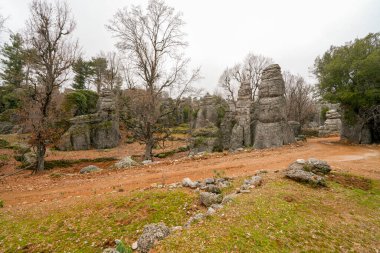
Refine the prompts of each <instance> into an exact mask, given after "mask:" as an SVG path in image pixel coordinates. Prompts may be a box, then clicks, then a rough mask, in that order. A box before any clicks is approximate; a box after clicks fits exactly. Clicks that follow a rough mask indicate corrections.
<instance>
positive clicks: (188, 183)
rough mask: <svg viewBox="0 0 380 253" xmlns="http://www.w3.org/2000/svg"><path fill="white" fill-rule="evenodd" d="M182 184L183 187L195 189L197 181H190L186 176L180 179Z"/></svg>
mask: <svg viewBox="0 0 380 253" xmlns="http://www.w3.org/2000/svg"><path fill="white" fill-rule="evenodd" d="M182 186H183V187H190V188H192V189H195V188H197V187H198V183H197V182H193V181H191V179H190V178H188V177H186V178H184V179H183V180H182Z"/></svg>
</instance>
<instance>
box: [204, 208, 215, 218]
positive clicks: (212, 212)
mask: <svg viewBox="0 0 380 253" xmlns="http://www.w3.org/2000/svg"><path fill="white" fill-rule="evenodd" d="M215 213H216V211H215V209H214V208H212V207H209V208H208V209H207V212H206V215H208V216H211V215H213V214H215Z"/></svg>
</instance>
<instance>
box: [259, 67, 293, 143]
mask: <svg viewBox="0 0 380 253" xmlns="http://www.w3.org/2000/svg"><path fill="white" fill-rule="evenodd" d="M258 88H259V101H258V103H257V122H256V126H255V134H254V147H255V148H270V147H277V146H282V145H284V144H289V143H292V142H295V138H294V133H293V131H292V130H291V128H290V126H289V125H288V122H287V118H286V112H285V105H286V101H285V97H284V93H285V83H284V80H283V78H282V74H281V68H280V66H279V65H278V64H272V65H270V66H268V67H267V68H266V69H265V70H264V71H263V74H262V77H261V83H260V85H259V87H258Z"/></svg>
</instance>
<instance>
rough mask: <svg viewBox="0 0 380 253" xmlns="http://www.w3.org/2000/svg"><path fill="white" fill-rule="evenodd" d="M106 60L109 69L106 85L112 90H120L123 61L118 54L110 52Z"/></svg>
mask: <svg viewBox="0 0 380 253" xmlns="http://www.w3.org/2000/svg"><path fill="white" fill-rule="evenodd" d="M106 59H107V65H108V68H107V71H106V78H105V84H106V86H107V87H108V88H109V89H111V90H114V89H117V88H120V87H121V84H122V77H121V67H122V66H121V60H120V58H119V56H118V55H117V53H116V52H108V53H107V55H106Z"/></svg>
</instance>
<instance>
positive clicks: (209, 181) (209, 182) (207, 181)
mask: <svg viewBox="0 0 380 253" xmlns="http://www.w3.org/2000/svg"><path fill="white" fill-rule="evenodd" d="M214 183H215V179H214V178H206V179H205V184H214Z"/></svg>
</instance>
